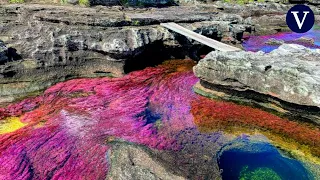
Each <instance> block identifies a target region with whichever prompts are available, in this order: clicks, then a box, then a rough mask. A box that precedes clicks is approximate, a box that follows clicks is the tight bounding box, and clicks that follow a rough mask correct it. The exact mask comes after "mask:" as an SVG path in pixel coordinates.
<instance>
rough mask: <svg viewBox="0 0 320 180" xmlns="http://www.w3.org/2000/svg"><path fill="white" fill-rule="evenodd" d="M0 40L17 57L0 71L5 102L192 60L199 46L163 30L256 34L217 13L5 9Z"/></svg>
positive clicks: (230, 38)
mask: <svg viewBox="0 0 320 180" xmlns="http://www.w3.org/2000/svg"><path fill="white" fill-rule="evenodd" d="M0 16H1V18H0V24H1V26H0V34H1V36H0V40H3V41H4V43H5V44H6V45H7V47H8V48H10V49H11V52H12V53H11V54H12V58H11V60H10V61H9V62H7V63H5V64H2V65H0V76H1V77H2V78H0V96H1V97H2V98H1V101H2V102H5V101H12V100H14V99H15V98H17V97H18V96H20V95H24V96H25V95H29V93H31V92H35V91H38V90H42V89H45V88H46V87H48V86H50V85H52V84H54V83H57V82H61V81H64V80H67V79H71V78H78V77H99V76H122V75H123V74H125V73H126V72H130V71H132V70H134V69H138V68H143V66H144V67H145V66H150V65H154V64H156V63H159V62H160V61H162V60H164V59H170V58H179V59H180V58H185V56H192V53H189V52H193V51H194V52H196V51H197V50H196V49H197V47H202V45H200V44H199V43H197V42H194V41H192V40H190V39H187V38H185V37H183V36H181V35H178V34H176V33H173V32H171V31H169V30H167V29H165V28H163V27H161V26H160V25H159V24H160V23H161V22H172V21H173V22H176V23H179V24H180V25H182V26H185V27H187V28H189V29H192V30H194V31H196V32H198V33H201V34H203V35H206V36H208V37H211V38H214V39H217V40H221V41H224V42H226V43H232V44H240V40H241V38H242V35H243V32H245V31H251V28H252V26H251V25H250V24H246V23H244V21H243V18H242V17H240V16H238V15H231V14H225V13H222V12H218V11H216V8H214V7H210V8H203V7H187V6H186V7H170V8H162V9H157V8H149V9H148V8H145V9H133V8H125V9H124V8H123V7H95V8H84V7H70V6H50V5H34V4H33V5H3V6H1V7H0Z"/></svg>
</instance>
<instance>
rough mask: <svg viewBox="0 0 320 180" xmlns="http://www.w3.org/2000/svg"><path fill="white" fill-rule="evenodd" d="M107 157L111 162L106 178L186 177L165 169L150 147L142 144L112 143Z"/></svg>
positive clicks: (125, 179)
mask: <svg viewBox="0 0 320 180" xmlns="http://www.w3.org/2000/svg"><path fill="white" fill-rule="evenodd" d="M108 158H109V162H111V165H110V170H109V172H108V176H107V179H108V180H109V179H110V180H111V179H112V180H135V179H141V180H159V179H164V180H171V179H177V180H182V179H186V178H185V177H182V176H179V175H177V174H175V173H174V172H173V171H172V170H171V171H170V170H169V169H167V168H166V166H164V165H163V164H164V163H163V162H161V161H159V160H158V159H157V158H156V157H155V155H154V153H153V152H152V151H151V150H150V149H148V148H145V147H142V146H137V145H133V144H128V143H117V144H114V145H113V146H112V147H111V150H109V152H108ZM171 166H172V165H171Z"/></svg>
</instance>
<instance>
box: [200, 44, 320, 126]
mask: <svg viewBox="0 0 320 180" xmlns="http://www.w3.org/2000/svg"><path fill="white" fill-rule="evenodd" d="M319 57H320V51H319V49H316V50H313V49H309V48H306V47H304V46H301V45H295V44H284V45H281V46H280V47H279V48H278V49H276V50H274V51H272V52H270V53H264V52H256V53H254V52H244V51H239V52H227V53H226V52H217V51H214V52H212V53H210V54H208V55H207V56H206V57H205V58H204V59H202V60H201V61H200V62H199V64H198V65H197V66H195V67H194V72H195V75H196V76H197V77H199V78H200V80H201V81H202V82H204V84H205V83H208V84H211V85H219V86H222V87H225V88H227V89H229V88H230V89H233V90H235V91H240V92H245V91H252V92H255V93H258V94H261V95H267V96H271V97H274V98H275V99H277V100H278V101H279V103H281V102H283V104H284V105H282V106H281V108H284V109H285V111H290V110H289V109H290V108H287V107H286V105H290V106H293V107H297V109H298V111H299V112H300V111H303V109H305V108H307V107H314V108H315V111H314V112H315V114H312V112H311V110H310V113H309V114H303V113H302V114H303V115H301V116H308V117H306V118H307V119H309V120H311V121H313V122H315V123H317V124H320V114H319V107H320V69H319V67H320V59H319ZM208 87H209V86H208ZM309 115H310V116H309Z"/></svg>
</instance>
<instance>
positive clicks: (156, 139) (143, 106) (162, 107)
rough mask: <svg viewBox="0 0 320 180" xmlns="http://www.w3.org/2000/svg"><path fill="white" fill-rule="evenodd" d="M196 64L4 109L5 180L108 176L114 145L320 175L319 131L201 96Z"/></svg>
mask: <svg viewBox="0 0 320 180" xmlns="http://www.w3.org/2000/svg"><path fill="white" fill-rule="evenodd" d="M311 35H312V34H311ZM284 36H285V37H287V36H288V37H291V36H292V35H290V34H288V35H286V34H284V35H283V34H281V35H277V36H275V37H281V38H282V37H284ZM315 36H317V37H318V35H317V34H315ZM269 37H271V36H269ZM260 38H261V37H253V38H252V39H249V40H247V41H246V42H245V47H246V49H247V50H257V48H260V49H266V47H265V46H261V47H257V46H256V44H254V43H253V42H254V41H255V39H256V40H257V39H258V40H259V39H260ZM263 38H266V36H264V37H263ZM258 40H257V41H255V42H260V43H261V41H258ZM252 46H254V48H253V47H252ZM193 66H194V63H193V62H192V61H191V60H173V61H168V62H165V63H164V64H163V65H160V66H158V67H151V68H146V69H144V70H140V71H135V72H132V73H130V74H128V75H126V76H124V77H122V78H92V79H74V80H70V81H67V82H62V83H58V84H56V85H54V86H52V87H50V88H48V89H47V90H46V91H45V92H44V93H43V94H42V95H40V96H37V97H32V98H29V99H25V100H23V101H21V102H18V103H14V104H11V105H9V106H7V107H5V108H0V119H1V124H0V164H1V166H0V172H1V173H0V179H32V178H34V179H50V178H53V179H55V178H56V179H58V178H62V179H105V177H106V175H107V173H108V169H109V168H110V167H109V164H110V162H108V160H107V158H106V154H107V151H108V149H109V148H110V146H109V144H108V141H112V139H121V140H124V141H129V142H133V143H137V144H141V145H145V146H147V147H150V148H152V149H157V150H166V151H174V152H181V153H189V154H190V155H194V156H196V157H197V158H198V159H201V158H203V157H206V158H208V157H209V159H213V161H214V162H216V163H217V164H218V165H219V168H220V169H223V170H221V172H222V177H223V179H255V178H256V179H290V180H293V179H317V178H318V177H317V175H318V174H317V173H319V172H318V171H319V169H320V168H319V167H320V166H319V162H320V161H319V159H318V157H320V150H319V147H320V130H319V128H317V127H314V126H312V125H310V124H304V123H298V122H295V121H289V120H287V119H283V118H279V117H277V116H275V115H272V114H270V113H267V112H264V111H261V110H259V109H255V108H251V107H247V106H242V105H238V104H234V103H231V102H223V101H219V100H212V99H208V98H205V97H202V96H200V95H197V94H195V93H194V92H193V85H194V84H195V83H196V82H197V81H198V79H197V78H196V77H195V76H194V75H193V72H192V67H193ZM276 147H277V148H276ZM176 162H177V164H176V165H177V166H179V162H180V160H179V159H177V161H176ZM195 165H196V164H195ZM197 166H198V165H197ZM212 168H214V167H212ZM193 178H195V179H199V178H201V177H199V178H197V177H193ZM202 178H204V177H202Z"/></svg>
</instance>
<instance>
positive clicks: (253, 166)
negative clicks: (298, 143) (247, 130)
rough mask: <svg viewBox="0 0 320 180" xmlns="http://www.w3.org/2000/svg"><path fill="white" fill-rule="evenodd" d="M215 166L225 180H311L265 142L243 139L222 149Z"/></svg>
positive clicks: (298, 167) (297, 163)
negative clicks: (217, 166)
mask: <svg viewBox="0 0 320 180" xmlns="http://www.w3.org/2000/svg"><path fill="white" fill-rule="evenodd" d="M218 163H219V167H220V169H222V178H223V179H225V180H238V179H241V180H247V179H248V180H249V179H250V180H251V179H255V180H258V179H259V180H260V179H261V180H273V179H274V180H278V179H282V180H303V179H314V178H313V177H312V175H310V173H309V172H308V170H306V168H305V167H304V166H303V165H302V164H301V163H300V162H299V161H297V160H295V159H291V158H289V157H286V156H284V155H282V154H281V153H279V151H278V150H277V149H276V148H275V147H274V146H272V145H271V144H269V143H268V142H259V141H252V140H250V139H249V138H246V137H245V138H237V139H236V140H234V141H232V142H231V143H229V144H228V145H227V146H225V147H224V148H223V149H222V151H221V152H220V156H219V162H218Z"/></svg>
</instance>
